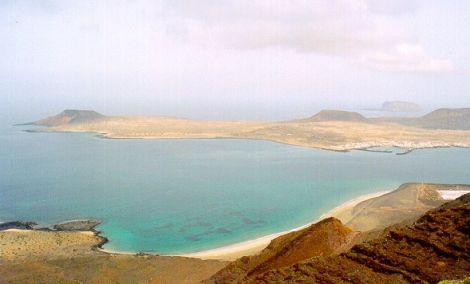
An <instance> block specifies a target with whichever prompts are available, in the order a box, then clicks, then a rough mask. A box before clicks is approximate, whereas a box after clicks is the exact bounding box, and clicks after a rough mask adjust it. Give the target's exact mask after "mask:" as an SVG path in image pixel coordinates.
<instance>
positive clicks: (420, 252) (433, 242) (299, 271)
mask: <svg viewBox="0 0 470 284" xmlns="http://www.w3.org/2000/svg"><path fill="white" fill-rule="evenodd" d="M469 224H470V194H466V195H464V196H461V197H459V198H458V199H457V200H455V201H451V202H449V203H446V204H444V205H442V206H441V207H439V208H437V209H433V210H430V211H428V212H427V213H426V214H425V215H423V216H422V217H421V218H419V219H418V220H417V221H416V222H415V223H414V224H413V225H412V226H395V227H393V228H390V229H389V230H387V231H385V233H384V234H383V235H382V236H380V237H378V238H375V239H373V240H369V241H366V242H364V243H361V244H357V245H355V246H353V247H352V248H351V249H350V250H349V251H347V252H344V253H341V254H339V255H330V256H317V257H312V258H309V259H306V260H304V261H298V262H297V263H295V264H293V265H286V266H284V267H282V268H275V269H271V270H269V271H265V272H263V271H262V270H261V271H259V272H257V271H256V270H251V271H254V272H252V273H250V274H248V275H246V276H245V277H243V278H241V279H240V278H235V279H236V280H232V279H231V278H227V273H228V275H230V273H231V272H232V271H234V270H233V269H227V268H224V269H223V270H222V271H220V272H218V273H217V274H215V275H214V276H213V277H212V278H211V279H210V280H209V281H208V282H209V283H286V282H288V283H305V282H307V283H437V282H439V281H440V280H444V279H463V278H465V277H468V275H469V272H470V227H469ZM294 244H295V243H294V242H292V245H293V246H294V247H295V245H294ZM284 247H288V246H284ZM306 250H308V248H306ZM290 251H293V250H292V248H289V250H287V251H283V253H282V254H283V255H290ZM291 257H293V256H291ZM250 260H251V259H250V258H242V259H240V260H238V261H237V262H236V263H239V264H240V266H241V267H249V266H250ZM232 265H233V264H232ZM257 266H258V267H260V264H257ZM230 267H231V265H229V266H228V268H230ZM224 271H225V272H226V273H225V274H224Z"/></svg>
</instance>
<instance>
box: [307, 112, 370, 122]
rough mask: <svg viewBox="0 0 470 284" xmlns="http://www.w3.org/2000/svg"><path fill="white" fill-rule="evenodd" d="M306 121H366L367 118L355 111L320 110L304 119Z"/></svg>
mask: <svg viewBox="0 0 470 284" xmlns="http://www.w3.org/2000/svg"><path fill="white" fill-rule="evenodd" d="M303 121H306V122H318V121H353V122H368V119H367V118H365V117H364V116H362V115H361V114H359V113H357V112H351V111H343V110H322V111H320V112H319V113H317V114H315V115H314V116H312V117H310V118H307V119H304V120H303Z"/></svg>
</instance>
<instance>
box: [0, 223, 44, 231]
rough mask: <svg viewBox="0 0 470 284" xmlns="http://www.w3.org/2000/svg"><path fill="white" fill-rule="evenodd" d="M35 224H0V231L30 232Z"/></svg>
mask: <svg viewBox="0 0 470 284" xmlns="http://www.w3.org/2000/svg"><path fill="white" fill-rule="evenodd" d="M36 225H37V224H36V223H34V222H21V221H12V222H5V223H0V231H2V230H9V229H21V230H32V229H33V228H34V226H36Z"/></svg>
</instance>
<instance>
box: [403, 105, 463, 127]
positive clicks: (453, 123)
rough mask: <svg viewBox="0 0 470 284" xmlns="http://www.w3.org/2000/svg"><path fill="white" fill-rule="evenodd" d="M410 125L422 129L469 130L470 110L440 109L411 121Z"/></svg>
mask: <svg viewBox="0 0 470 284" xmlns="http://www.w3.org/2000/svg"><path fill="white" fill-rule="evenodd" d="M411 124H412V125H415V126H418V127H423V128H434V129H462V130H470V108H455V109H451V108H441V109H438V110H435V111H433V112H431V113H429V114H426V115H425V116H422V117H420V118H417V119H411Z"/></svg>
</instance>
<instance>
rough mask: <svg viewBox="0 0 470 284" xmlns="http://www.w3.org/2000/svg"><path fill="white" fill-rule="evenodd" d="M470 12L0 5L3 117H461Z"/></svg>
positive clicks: (259, 5) (437, 7)
mask: <svg viewBox="0 0 470 284" xmlns="http://www.w3.org/2000/svg"><path fill="white" fill-rule="evenodd" d="M469 15H470V1H460V0H454V1H449V0H447V1H441V0H439V1H437V0H436V1H429V0H426V1H424V0H423V1H413V0H403V1H402V0H393V1H388V0H387V1H385V0H370V1H367V0H363V1H360V0H338V1H336V0H325V1H313V0H305V1H297V0H284V1H274V0H272V1H268V0H264V1H254V0H246V1H244V0H236V1H235V0H234V1H221V0H213V1H210V0H199V1H179V0H162V1H143V0H128V1H115V0H109V1H97V0H92V1H72V0H71V1H65V0H64V1H54V0H41V1H33V0H31V1H20V0H18V1H13V0H1V1H0V111H1V113H2V116H4V118H5V117H6V118H8V119H9V120H12V119H17V117H18V119H19V117H21V119H24V118H28V119H34V118H38V117H40V116H42V115H49V114H53V113H55V112H59V111H61V110H62V109H65V108H83V109H95V110H97V111H100V112H103V113H105V114H165V115H178V116H185V117H195V118H228V119H253V118H259V119H283V118H292V117H302V116H305V115H311V114H313V112H315V111H316V110H318V109H320V108H348V109H356V108H364V107H375V106H378V105H380V104H381V103H382V102H383V101H385V100H408V101H414V102H417V103H419V104H422V105H425V106H427V107H434V106H454V107H458V106H470V103H469V102H470V93H469V91H470V49H469V46H470V29H469V28H468V27H470V17H469Z"/></svg>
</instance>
